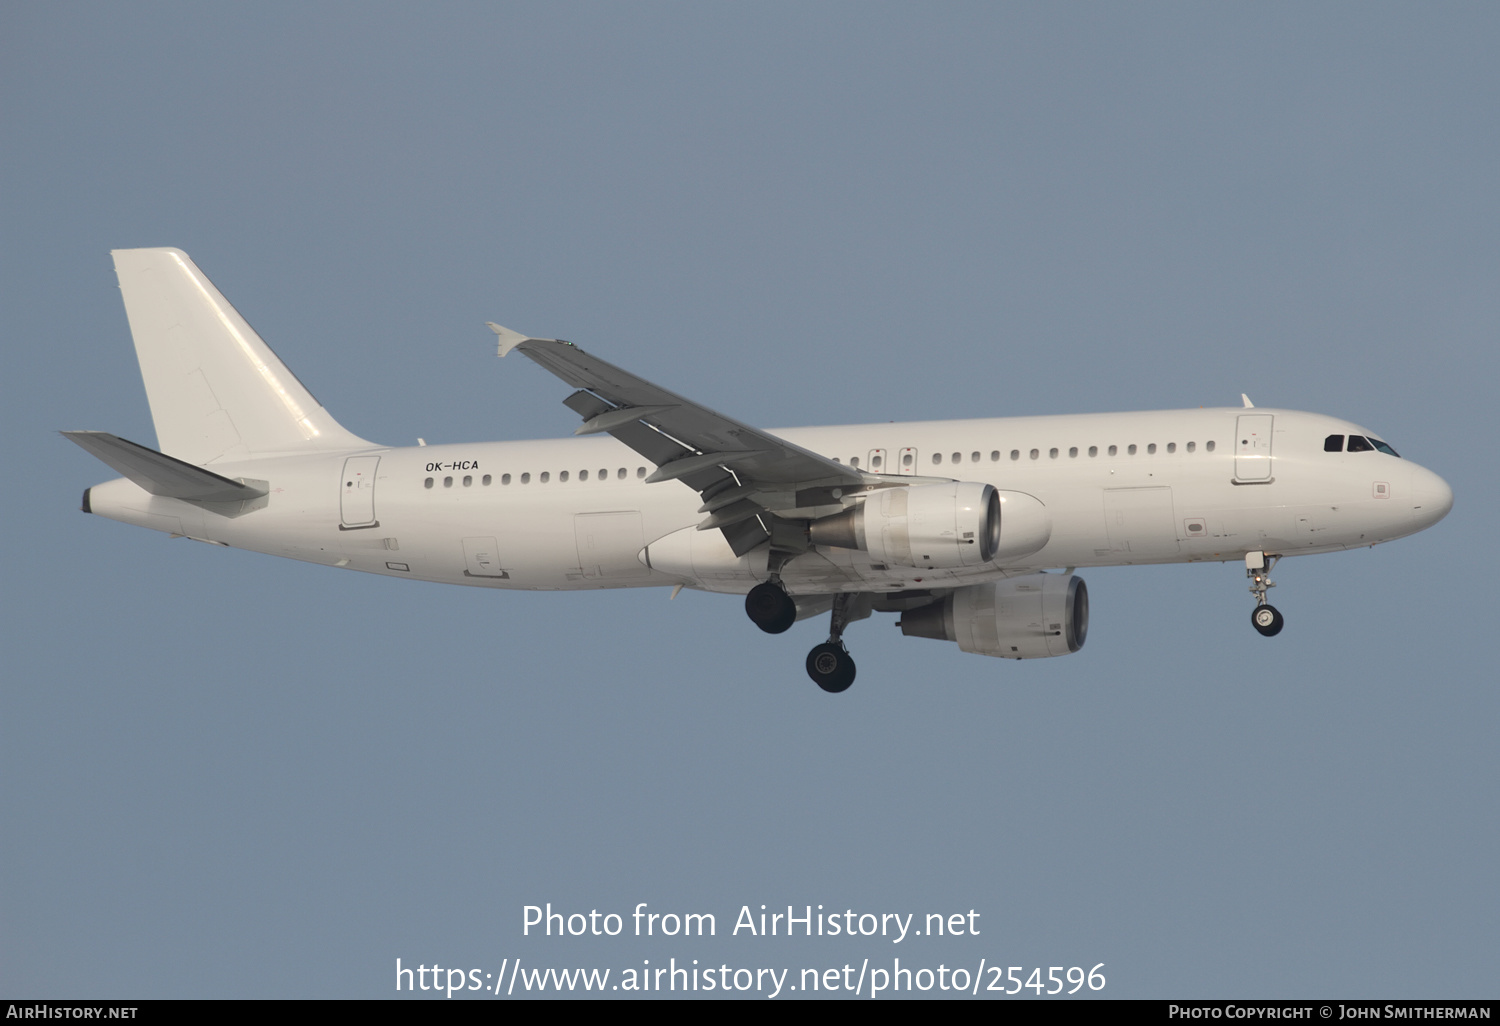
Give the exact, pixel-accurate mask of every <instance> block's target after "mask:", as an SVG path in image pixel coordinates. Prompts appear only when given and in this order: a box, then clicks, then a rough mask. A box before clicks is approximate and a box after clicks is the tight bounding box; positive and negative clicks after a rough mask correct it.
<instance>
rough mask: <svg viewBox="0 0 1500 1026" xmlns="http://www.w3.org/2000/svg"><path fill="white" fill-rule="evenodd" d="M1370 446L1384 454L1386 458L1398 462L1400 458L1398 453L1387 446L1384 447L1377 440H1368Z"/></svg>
mask: <svg viewBox="0 0 1500 1026" xmlns="http://www.w3.org/2000/svg"><path fill="white" fill-rule="evenodd" d="M1370 444H1371V445H1373V446H1374V447H1375V448H1377V449H1379V450H1380V451H1381V452H1383V453H1385V454H1386V455H1387V456H1394V457H1396V459H1398V460H1399V459H1400V458H1401V454H1400V453H1399V452H1397V451H1396V450H1395V449H1392V448H1391V447H1390V446H1389V445H1386V444H1385V443H1384V442H1382V441H1381V440H1380V439H1378V438H1372V439H1370Z"/></svg>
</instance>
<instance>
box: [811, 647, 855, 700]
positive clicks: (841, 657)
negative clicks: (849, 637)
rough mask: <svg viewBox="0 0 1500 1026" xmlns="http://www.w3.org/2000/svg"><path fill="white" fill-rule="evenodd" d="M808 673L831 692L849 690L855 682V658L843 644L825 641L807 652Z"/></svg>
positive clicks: (815, 682)
mask: <svg viewBox="0 0 1500 1026" xmlns="http://www.w3.org/2000/svg"><path fill="white" fill-rule="evenodd" d="M807 675H808V676H809V677H811V678H812V679H813V683H814V684H816V685H817V686H818V687H820V688H822V689H823V690H824V691H827V692H828V693H829V694H833V695H836V694H838V693H839V692H841V691H848V690H849V685H850V684H853V683H854V659H853V658H852V657H851V656H850V655H849V653H848V652H847V651H845V649H844V646H843V645H835V644H833V643H831V642H824V643H823V644H821V645H818V646H817V647H815V648H814V649H813V650H812V651H811V652H809V653H807Z"/></svg>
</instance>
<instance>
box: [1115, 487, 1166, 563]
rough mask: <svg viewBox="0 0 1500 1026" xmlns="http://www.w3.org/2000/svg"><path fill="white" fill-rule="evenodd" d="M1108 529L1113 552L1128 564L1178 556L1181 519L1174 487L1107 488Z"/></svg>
mask: <svg viewBox="0 0 1500 1026" xmlns="http://www.w3.org/2000/svg"><path fill="white" fill-rule="evenodd" d="M1104 528H1105V531H1106V532H1107V534H1108V535H1109V549H1110V553H1111V554H1112V555H1114V556H1117V557H1120V558H1122V559H1123V561H1125V562H1150V561H1151V560H1153V559H1163V558H1167V557H1170V556H1175V555H1177V553H1178V551H1179V549H1178V545H1177V520H1176V516H1175V514H1174V513H1173V512H1172V489H1170V488H1106V489H1105V490H1104Z"/></svg>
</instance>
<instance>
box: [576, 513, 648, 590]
mask: <svg viewBox="0 0 1500 1026" xmlns="http://www.w3.org/2000/svg"><path fill="white" fill-rule="evenodd" d="M573 534H574V537H575V539H576V541H577V543H578V565H579V566H580V567H582V568H583V576H584V577H585V578H586V579H589V580H594V579H596V578H602V579H604V580H625V579H628V578H632V577H649V576H650V575H651V571H650V569H648V568H647V567H646V566H645V565H644V564H643V563H642V562H641V561H640V551H641V549H643V548H645V547H646V539H645V536H644V534H643V533H642V531H641V514H640V513H639V512H638V511H636V510H629V511H625V512H619V513H578V514H575V515H574V517H573Z"/></svg>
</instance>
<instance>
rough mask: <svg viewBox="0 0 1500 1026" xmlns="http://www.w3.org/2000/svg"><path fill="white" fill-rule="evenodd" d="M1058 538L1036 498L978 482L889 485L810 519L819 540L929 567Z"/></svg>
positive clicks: (971, 561)
mask: <svg viewBox="0 0 1500 1026" xmlns="http://www.w3.org/2000/svg"><path fill="white" fill-rule="evenodd" d="M1051 537H1052V518H1051V517H1050V516H1049V515H1048V514H1047V508H1046V507H1045V506H1043V505H1042V504H1041V502H1039V501H1038V500H1037V499H1036V498H1034V497H1033V496H1030V495H1027V494H1026V493H1024V492H1000V491H996V490H995V488H994V486H992V485H987V484H978V483H975V482H971V481H953V482H950V483H946V484H930V485H913V486H911V487H905V488H900V487H898V488H882V489H880V490H878V491H874V492H871V493H870V494H869V496H868V497H867V498H866V499H865V500H864V502H862V503H860V504H858V505H856V506H851V507H850V508H849V509H846V510H844V511H843V512H842V513H835V514H834V515H833V516H829V517H823V518H822V519H819V520H814V521H813V522H812V523H811V524H809V525H808V539H809V540H810V541H811V542H812V543H813V544H814V545H829V546H833V547H834V548H840V549H859V550H860V551H863V552H868V553H869V554H870V557H871V558H872V559H873V560H875V561H876V562H879V563H887V564H891V565H894V566H914V567H920V568H922V569H933V568H941V569H953V568H956V567H964V566H977V565H979V564H981V563H988V562H990V561H992V560H996V559H1000V560H1004V559H1010V558H1014V557H1017V556H1024V555H1027V554H1028V553H1032V552H1036V551H1037V550H1038V549H1040V548H1042V546H1044V545H1046V544H1047V540H1048V539H1049V538H1051Z"/></svg>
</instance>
